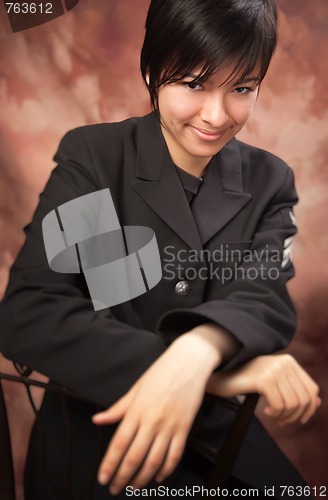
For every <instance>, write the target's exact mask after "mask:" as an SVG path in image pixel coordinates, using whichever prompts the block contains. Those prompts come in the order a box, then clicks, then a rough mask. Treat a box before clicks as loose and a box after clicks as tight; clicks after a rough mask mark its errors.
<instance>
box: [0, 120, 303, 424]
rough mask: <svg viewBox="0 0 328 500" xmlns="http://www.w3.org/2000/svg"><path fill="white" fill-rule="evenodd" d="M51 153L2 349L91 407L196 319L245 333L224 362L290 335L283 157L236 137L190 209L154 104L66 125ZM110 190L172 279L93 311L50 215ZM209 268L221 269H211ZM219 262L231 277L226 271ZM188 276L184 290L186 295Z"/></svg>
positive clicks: (126, 221) (290, 197) (5, 319)
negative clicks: (117, 116)
mask: <svg viewBox="0 0 328 500" xmlns="http://www.w3.org/2000/svg"><path fill="white" fill-rule="evenodd" d="M54 159H55V161H56V162H57V163H58V166H57V167H56V168H55V169H54V171H53V173H52V175H51V177H50V179H49V181H48V184H47V186H46V188H45V190H44V192H43V193H42V194H41V197H40V203H39V205H38V208H37V210H36V212H35V215H34V218H33V221H32V223H31V224H30V225H29V226H27V227H26V234H27V241H26V243H25V245H24V247H23V249H22V251H21V253H20V254H19V256H18V258H17V260H16V262H15V264H14V266H13V268H12V271H11V275H10V281H9V285H8V289H7V292H6V294H5V297H4V300H3V302H2V304H1V314H0V320H1V335H0V349H1V351H2V352H3V354H4V355H5V356H6V357H9V358H10V359H14V360H16V361H18V362H20V363H22V364H24V365H28V366H30V367H31V368H33V369H35V370H37V371H39V372H41V373H43V374H45V375H47V376H48V377H49V378H50V379H51V380H53V381H55V382H57V383H58V384H61V385H63V386H65V387H67V388H69V389H70V390H72V391H74V392H75V393H77V394H78V395H79V396H81V397H82V398H83V399H85V400H86V401H89V402H90V411H88V412H87V413H88V415H89V414H90V415H91V414H92V412H93V411H94V406H93V404H96V405H99V406H101V407H108V406H109V405H111V404H112V403H113V402H114V401H115V400H117V398H119V397H120V396H122V395H123V394H124V393H125V392H126V391H127V390H128V389H129V387H130V386H131V385H132V384H133V383H134V382H135V381H136V380H137V378H138V377H139V376H140V375H141V374H142V373H143V372H144V371H145V369H146V368H147V367H148V366H149V365H151V363H152V362H153V361H154V360H155V359H156V358H157V357H158V356H160V355H161V353H162V352H163V351H164V350H165V348H166V346H167V345H168V344H169V343H170V342H171V341H172V339H174V338H175V336H177V335H179V334H181V333H183V332H185V331H187V330H189V329H190V328H192V327H193V326H196V325H197V324H201V323H205V322H208V321H210V322H214V323H216V324H218V325H220V326H223V327H224V328H225V329H227V330H228V331H229V332H231V333H232V335H234V336H235V337H236V338H237V339H238V340H239V342H240V344H241V348H240V350H239V352H238V354H237V355H236V356H235V357H234V359H233V360H231V361H230V362H229V363H228V364H227V365H226V367H224V369H225V368H230V367H233V366H236V365H238V364H239V363H241V362H242V361H245V360H248V359H250V358H253V357H254V356H257V355H260V354H265V353H271V352H274V351H277V350H280V349H282V348H284V347H285V346H286V345H287V344H288V343H289V342H290V340H291V338H292V336H293V334H294V331H295V314H294V309H293V306H292V303H291V300H290V298H289V296H288V293H287V291H286V281H287V280H288V279H289V278H291V277H292V276H293V274H294V270H293V265H292V263H291V261H290V260H289V259H288V249H289V243H290V240H289V238H290V237H291V236H292V235H294V234H295V232H296V228H295V225H294V223H293V216H292V213H291V212H292V206H293V205H294V204H295V202H296V201H297V196H296V193H295V189H294V184H293V174H292V171H291V169H290V168H289V167H288V166H287V165H286V164H285V163H284V162H283V161H282V160H280V159H279V158H277V157H275V156H274V155H272V154H270V153H268V152H265V151H263V150H260V149H257V148H254V147H251V146H248V145H246V144H243V143H241V142H239V141H237V140H236V139H233V140H231V141H230V142H229V143H228V144H227V145H226V146H225V147H224V148H223V149H222V150H221V151H220V152H219V153H218V154H217V155H216V157H214V160H213V161H214V163H213V162H211V170H210V171H208V172H207V173H206V175H205V180H206V182H204V185H203V186H202V187H201V189H200V191H199V194H198V195H197V197H196V198H195V200H194V202H193V205H192V211H191V209H190V206H189V204H188V201H187V199H186V196H185V193H184V191H183V187H182V185H181V182H180V179H179V176H178V174H177V172H176V169H175V167H174V165H173V164H172V161H171V159H170V156H169V153H168V150H167V147H166V144H165V141H164V138H163V135H162V133H161V130H160V126H159V124H158V122H157V120H156V116H155V115H154V114H150V115H147V116H146V117H143V118H132V119H129V120H126V121H124V122H121V123H112V124H100V125H93V126H87V127H81V128H79V129H76V130H74V131H71V132H69V133H68V134H66V135H65V137H64V138H63V140H62V142H61V144H60V147H59V149H58V152H57V153H56V155H55V157H54ZM105 188H109V189H110V192H111V195H112V198H113V201H114V204H115V208H116V211H117V214H118V217H119V221H120V224H121V226H147V227H149V228H151V229H152V230H153V231H154V232H155V235H156V238H157V243H158V247H159V251H160V254H161V260H162V267H163V277H162V279H161V281H160V282H159V284H158V285H156V286H155V287H154V288H152V289H151V290H150V291H148V292H147V293H145V294H143V295H140V296H139V297H137V298H135V299H133V300H131V301H129V302H125V303H123V304H120V305H117V306H114V307H112V308H111V309H110V310H109V309H103V310H101V311H95V310H94V309H93V307H92V303H91V300H90V296H89V293H88V288H87V286H86V282H85V280H84V276H83V274H62V273H55V272H53V271H51V270H50V268H49V265H48V262H47V259H46V254H45V249H44V244H43V237H42V229H41V224H42V220H43V218H44V217H45V216H46V214H48V213H49V212H51V211H52V210H54V209H56V208H57V207H58V206H60V205H62V204H63V203H65V202H68V201H70V200H73V199H75V198H78V197H81V196H83V195H85V194H88V193H92V192H95V191H99V190H101V189H105ZM168 248H169V252H170V254H169V256H168ZM204 249H207V250H209V252H210V254H211V255H213V252H214V251H215V250H219V251H222V250H223V252H222V254H219V255H222V256H223V257H222V259H221V260H220V261H219V262H218V261H217V260H216V261H215V259H214V262H211V263H210V262H208V261H207V263H205V264H204V260H202V259H199V260H198V261H196V262H195V259H194V258H193V259H192V258H189V260H188V258H187V257H188V256H190V255H192V252H194V253H193V255H194V254H195V251H197V252H201V251H202V250H204ZM233 250H237V252H233ZM181 251H183V252H182V253H181ZM179 252H180V253H179ZM286 252H287V253H286ZM172 253H174V254H175V256H176V258H173V257H172ZM214 253H215V252H214ZM181 255H183V259H181V258H180V257H179V256H181ZM277 255H278V256H279V258H277ZM286 255H287V258H286ZM243 257H244V259H243ZM184 260H187V261H186V262H185V261H184ZM210 260H211V259H210ZM172 261H173V266H172ZM191 262H192V263H191ZM168 264H170V266H168ZM178 264H179V265H180V268H179V274H178V273H177V272H175V271H176V270H175V266H176V265H178ZM191 266H192V268H193V269H194V270H196V271H194V275H195V276H193V275H192V273H191V272H190V271H188V268H190V267H191ZM204 266H205V267H208V268H211V269H212V270H213V269H218V271H219V272H218V274H215V273H214V275H211V277H210V278H208V279H204V273H202V274H201V276H202V277H201V276H200V274H198V271H199V270H200V269H201V268H204ZM213 266H214V267H213ZM223 268H225V269H229V268H230V269H232V271H233V273H232V274H233V275H234V277H233V278H231V279H227V280H225V279H223V276H222V269H223ZM237 268H238V273H237V272H236V269H237ZM184 273H185V274H184ZM220 273H221V274H220ZM181 280H183V281H187V285H188V289H187V293H186V294H185V295H182V294H179V293H177V289H176V284H177V282H179V281H181ZM72 404H73V403H72ZM73 406H74V405H73ZM44 411H46V410H44ZM51 411H52V412H54V410H53V409H52V410H51ZM81 411H82V410H81V408H80V409H79V414H80V415H81ZM72 412H73V413H74V411H73V410H72ZM50 413H51V412H50V410H49V418H51V417H50ZM73 413H72V414H73ZM82 413H83V412H82ZM88 425H89V424H88Z"/></svg>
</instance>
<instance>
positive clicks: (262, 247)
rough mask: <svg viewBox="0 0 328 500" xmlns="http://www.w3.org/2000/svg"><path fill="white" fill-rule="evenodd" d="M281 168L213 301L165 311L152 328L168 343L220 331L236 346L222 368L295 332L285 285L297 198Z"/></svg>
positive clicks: (280, 344) (271, 348)
mask: <svg viewBox="0 0 328 500" xmlns="http://www.w3.org/2000/svg"><path fill="white" fill-rule="evenodd" d="M284 165H285V164H284ZM285 168H286V173H285V175H284V176H282V178H283V182H282V183H280V184H279V185H278V188H277V191H276V193H275V195H274V196H273V197H272V199H271V200H270V202H269V203H268V205H267V206H266V209H265V211H264V212H263V213H262V216H261V218H260V220H259V222H258V225H257V227H256V230H255V232H254V234H253V238H252V241H251V245H250V249H249V250H246V251H245V252H244V255H243V258H242V259H240V260H241V262H233V251H231V258H230V259H229V258H228V261H229V262H226V264H227V265H228V266H229V267H230V269H232V270H233V273H232V278H231V279H230V280H229V281H226V283H225V284H224V285H222V286H221V288H220V291H219V292H218V293H217V294H216V296H215V299H214V300H211V299H210V300H208V301H205V302H203V303H202V304H200V305H198V306H196V307H194V308H191V309H175V310H172V311H169V312H168V313H165V314H164V315H163V316H162V317H161V318H160V320H159V322H158V325H157V327H158V329H159V330H161V331H162V332H163V333H164V335H166V336H167V337H168V338H170V339H171V340H172V339H173V338H174V336H176V335H177V334H180V333H182V332H183V331H187V330H189V329H190V328H192V327H193V326H196V325H197V324H201V323H204V322H208V321H209V322H213V323H215V324H217V325H218V326H221V327H223V328H225V329H226V330H227V331H229V332H230V333H231V334H232V335H233V336H234V337H235V338H236V339H237V340H238V341H239V343H240V345H241V347H240V349H239V351H238V353H237V354H236V355H235V356H234V358H233V359H231V360H230V361H229V362H228V363H226V365H225V366H224V368H225V369H227V368H233V367H234V366H236V365H238V364H239V363H241V362H244V361H247V360H249V359H251V358H253V357H255V356H258V355H263V354H269V353H272V352H275V351H278V350H280V349H283V348H285V347H286V346H287V344H288V343H289V342H290V341H291V339H292V337H293V335H294V333H295V330H296V316H295V310H294V307H293V304H292V301H291V299H290V297H289V294H288V291H287V288H286V282H287V281H288V280H289V279H290V278H292V277H293V276H294V267H293V263H292V260H291V242H292V239H293V237H294V235H295V233H296V226H295V224H294V216H293V212H292V207H293V205H294V204H295V203H296V202H297V195H296V192H295V188H294V175H293V172H292V170H291V169H290V168H289V167H288V166H286V165H285ZM222 266H223V267H224V266H225V263H224V262H223V263H222Z"/></svg>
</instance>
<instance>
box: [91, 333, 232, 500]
mask: <svg viewBox="0 0 328 500" xmlns="http://www.w3.org/2000/svg"><path fill="white" fill-rule="evenodd" d="M234 348H235V341H234V340H233V339H231V338H230V335H229V334H226V332H224V331H220V330H219V329H218V327H216V326H213V325H202V326H200V327H197V328H195V329H193V330H191V331H190V332H187V333H185V334H183V335H181V336H180V337H179V338H178V339H177V340H175V341H174V342H173V343H172V344H171V345H170V347H169V348H168V349H167V350H166V351H165V352H164V353H163V355H162V356H160V358H158V359H157V360H156V361H155V362H154V363H153V365H151V366H150V368H149V369H148V370H147V371H146V372H145V373H144V374H143V375H142V377H141V378H140V379H139V380H138V381H137V382H136V383H135V384H134V385H133V386H132V388H131V389H130V390H129V392H128V393H127V394H126V395H125V396H123V397H122V398H121V399H120V400H119V401H117V402H116V403H115V404H114V405H113V406H111V407H110V408H109V409H108V410H106V411H104V412H102V413H98V414H97V415H95V416H94V417H93V422H94V423H95V424H97V425H104V424H113V423H116V422H118V421H120V420H121V422H120V424H119V427H118V428H117V430H116V432H115V434H114V436H113V438H112V440H111V442H110V444H109V446H108V449H107V452H106V454H105V456H104V458H103V460H102V463H101V465H100V469H99V476H98V479H99V482H100V483H101V484H106V483H107V482H109V481H110V482H111V485H110V491H111V493H112V494H118V493H119V492H120V491H121V490H122V489H123V488H124V487H125V486H126V485H127V484H130V485H132V486H134V487H135V488H140V487H142V486H144V485H145V484H147V483H148V482H149V481H150V480H151V479H152V478H153V477H155V479H156V480H157V481H158V482H160V481H162V480H164V479H165V478H166V477H167V476H169V475H170V474H172V472H173V471H174V469H175V468H176V466H177V464H178V462H179V461H180V459H181V456H182V454H183V450H184V447H185V443H186V439H187V437H188V434H189V431H190V428H191V426H192V424H193V421H194V419H195V416H196V414H197V411H198V409H199V407H200V405H201V402H202V400H203V397H204V394H205V387H206V383H207V381H208V379H209V377H210V376H211V373H212V372H213V370H214V369H215V367H216V366H218V365H219V364H220V362H221V360H222V357H224V356H226V355H229V354H230V352H231V353H232V352H233V351H234ZM221 351H223V354H222V356H221Z"/></svg>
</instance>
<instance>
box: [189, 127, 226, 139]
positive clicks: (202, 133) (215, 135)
mask: <svg viewBox="0 0 328 500" xmlns="http://www.w3.org/2000/svg"><path fill="white" fill-rule="evenodd" d="M190 128H191V129H192V130H193V131H194V132H195V133H196V134H197V136H198V137H200V138H201V139H202V140H205V141H217V140H218V139H221V137H222V136H223V135H224V134H225V133H226V131H227V129H225V130H221V131H220V132H210V131H208V130H203V129H200V128H196V127H193V126H192V125H190Z"/></svg>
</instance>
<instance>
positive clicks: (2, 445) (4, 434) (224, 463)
mask: <svg viewBox="0 0 328 500" xmlns="http://www.w3.org/2000/svg"><path fill="white" fill-rule="evenodd" d="M14 366H15V368H16V369H17V371H18V373H19V375H12V374H8V373H2V372H0V492H1V498H3V499H6V500H16V496H15V478H14V469H13V459H12V450H11V442H10V431H9V425H8V417H7V410H6V404H5V399H4V395H3V388H2V380H7V381H10V382H16V383H21V384H23V385H24V386H25V387H26V389H27V394H28V397H29V400H30V403H31V406H32V408H33V411H34V413H35V415H36V418H38V415H39V413H38V410H37V409H36V407H35V405H34V401H33V398H32V396H31V393H30V387H40V388H42V389H45V390H51V391H55V392H57V393H59V394H60V395H67V396H73V397H75V398H76V397H78V396H76V394H74V393H73V392H71V391H69V390H68V389H66V388H65V387H61V386H58V385H56V384H53V383H51V382H49V383H45V382H41V381H39V380H35V379H32V378H29V377H30V375H31V373H32V370H30V369H29V368H27V367H22V366H21V365H19V364H18V363H14ZM79 399H81V398H79ZM208 399H210V400H212V401H213V402H215V403H216V404H220V405H223V406H225V407H228V408H229V409H231V410H232V411H234V412H236V416H235V418H234V420H233V423H232V425H231V427H230V429H229V432H228V434H227V436H226V438H225V441H224V444H223V447H222V449H221V450H219V451H217V450H215V449H214V448H211V447H210V446H206V445H204V444H203V443H200V442H197V441H195V440H193V439H192V437H191V438H190V439H189V441H188V445H189V446H191V447H192V448H193V449H194V450H195V451H197V452H198V453H200V454H201V455H202V456H204V457H206V458H208V459H209V460H210V461H211V462H213V467H212V471H211V473H210V477H209V481H208V484H207V486H208V488H217V487H221V488H222V487H225V486H226V485H227V483H228V481H229V478H230V476H231V473H232V470H233V467H234V464H235V462H236V459H237V457H238V454H239V450H240V448H241V445H242V443H243V440H244V437H245V435H246V433H247V430H248V428H249V425H250V422H251V419H252V417H253V414H254V410H255V407H256V404H257V402H258V399H259V395H258V394H248V395H247V396H246V398H245V400H244V402H243V403H242V404H239V403H234V402H231V401H230V400H226V399H223V398H219V397H216V396H209V397H208Z"/></svg>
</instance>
